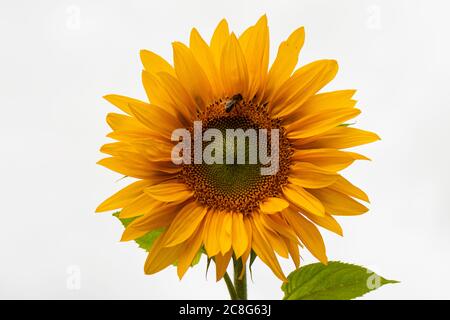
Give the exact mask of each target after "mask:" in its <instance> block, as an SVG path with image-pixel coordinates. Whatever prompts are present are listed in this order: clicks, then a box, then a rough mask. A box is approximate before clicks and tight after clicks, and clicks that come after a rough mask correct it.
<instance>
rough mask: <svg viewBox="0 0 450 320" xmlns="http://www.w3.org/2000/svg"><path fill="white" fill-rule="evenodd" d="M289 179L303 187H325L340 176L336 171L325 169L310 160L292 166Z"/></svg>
mask: <svg viewBox="0 0 450 320" xmlns="http://www.w3.org/2000/svg"><path fill="white" fill-rule="evenodd" d="M290 170H291V173H290V175H289V181H290V182H291V183H293V184H295V185H297V186H300V187H303V188H311V189H317V188H324V187H327V186H329V185H331V184H333V183H334V182H335V181H336V180H337V179H338V177H339V175H338V174H337V173H335V172H332V171H328V170H324V169H322V168H320V167H317V166H315V165H313V164H311V163H308V162H297V163H295V164H294V165H293V166H291V169H290Z"/></svg>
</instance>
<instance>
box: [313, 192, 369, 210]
mask: <svg viewBox="0 0 450 320" xmlns="http://www.w3.org/2000/svg"><path fill="white" fill-rule="evenodd" d="M309 192H311V193H312V194H313V195H314V196H316V197H317V198H318V199H320V201H321V202H322V203H323V205H324V207H325V209H326V211H327V212H328V213H330V214H332V215H336V216H353V215H360V214H363V213H366V212H367V211H369V209H368V208H367V207H366V206H364V205H362V204H361V203H359V202H358V201H356V200H354V199H353V198H351V197H349V196H348V195H346V194H343V193H341V192H338V191H336V190H333V189H330V188H323V189H313V190H309Z"/></svg>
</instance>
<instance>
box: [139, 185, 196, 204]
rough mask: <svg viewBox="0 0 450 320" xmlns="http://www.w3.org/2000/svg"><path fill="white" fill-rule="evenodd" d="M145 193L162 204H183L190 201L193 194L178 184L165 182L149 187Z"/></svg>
mask: <svg viewBox="0 0 450 320" xmlns="http://www.w3.org/2000/svg"><path fill="white" fill-rule="evenodd" d="M144 191H145V193H147V194H149V195H150V196H152V197H153V198H155V199H156V200H159V201H162V202H181V201H185V200H187V199H190V198H191V197H192V195H193V192H192V191H191V190H189V189H187V187H186V185H185V184H183V183H178V182H163V183H160V184H157V185H153V186H150V187H147V188H146V189H145V190H144Z"/></svg>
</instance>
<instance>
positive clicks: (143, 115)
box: [129, 104, 183, 139]
mask: <svg viewBox="0 0 450 320" xmlns="http://www.w3.org/2000/svg"><path fill="white" fill-rule="evenodd" d="M129 107H130V109H131V111H132V112H133V115H134V116H135V117H136V118H137V119H138V120H139V122H141V123H142V124H143V125H145V126H146V127H147V128H149V129H153V132H155V133H157V134H160V135H161V136H163V137H166V138H168V139H170V137H171V136H172V131H173V130H174V129H177V128H183V124H182V123H181V122H180V121H179V120H178V119H177V118H175V117H174V116H173V115H172V114H170V113H169V112H167V111H165V110H163V109H161V108H159V107H157V106H154V105H150V106H146V107H144V106H140V105H132V104H130V105H129Z"/></svg>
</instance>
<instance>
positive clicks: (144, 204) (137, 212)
mask: <svg viewBox="0 0 450 320" xmlns="http://www.w3.org/2000/svg"><path fill="white" fill-rule="evenodd" d="M161 205H162V202H160V201H158V200H155V199H154V198H152V197H150V196H149V195H148V194H145V193H142V194H141V195H140V196H139V197H137V198H136V199H134V200H133V201H132V202H130V203H128V204H127V205H126V206H124V207H123V209H122V211H120V214H119V217H120V218H121V219H124V218H133V217H137V216H142V215H145V214H147V213H149V212H150V211H151V210H153V209H155V208H157V207H159V206H161Z"/></svg>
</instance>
